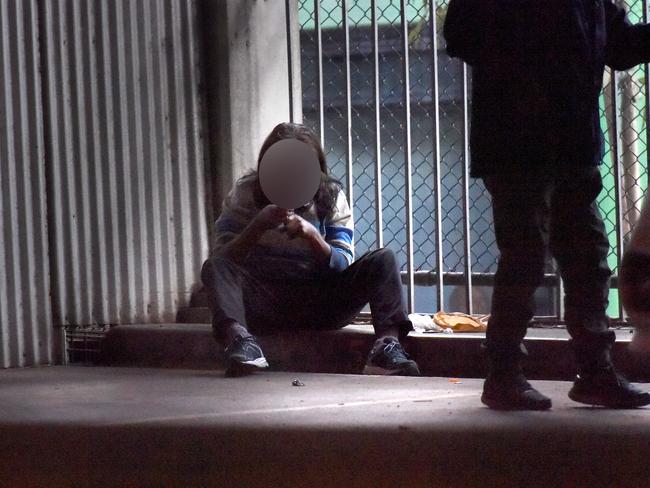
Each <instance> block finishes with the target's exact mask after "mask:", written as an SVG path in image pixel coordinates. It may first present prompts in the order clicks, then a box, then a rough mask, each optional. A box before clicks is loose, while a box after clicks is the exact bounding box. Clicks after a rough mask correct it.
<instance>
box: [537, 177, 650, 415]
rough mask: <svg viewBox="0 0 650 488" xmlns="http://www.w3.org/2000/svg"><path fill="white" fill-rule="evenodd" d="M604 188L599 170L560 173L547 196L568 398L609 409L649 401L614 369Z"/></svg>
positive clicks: (613, 336) (646, 396) (614, 336)
mask: <svg viewBox="0 0 650 488" xmlns="http://www.w3.org/2000/svg"><path fill="white" fill-rule="evenodd" d="M601 190H602V180H601V176H600V170H599V168H597V167H587V168H579V169H576V170H573V171H571V172H568V173H564V174H562V175H560V176H559V177H558V179H557V182H556V185H555V188H554V191H553V192H552V197H551V238H550V248H551V251H552V253H553V255H554V256H555V259H556V260H557V263H558V265H559V269H560V274H561V276H562V280H563V282H564V290H565V296H564V308H565V321H566V325H567V329H568V331H569V333H570V334H571V347H572V349H573V351H574V353H575V355H576V360H577V363H578V377H577V379H576V382H575V384H574V387H573V389H572V390H571V392H570V393H569V395H570V397H571V398H572V399H574V400H576V401H579V402H583V403H588V404H599V405H605V406H613V407H625V406H638V405H645V404H648V403H650V395H648V394H647V393H643V392H641V391H639V390H637V389H636V388H634V387H632V386H630V385H629V384H628V383H627V381H625V379H624V378H622V377H621V376H620V375H618V374H617V373H616V372H615V371H614V368H613V367H612V362H611V357H610V350H611V347H612V344H613V343H614V340H615V339H616V335H615V334H614V332H613V331H611V330H609V319H608V317H607V305H608V295H609V279H610V275H611V271H610V269H609V266H608V265H607V254H608V253H609V240H608V238H607V233H606V231H605V225H604V223H603V219H602V217H601V215H600V211H599V209H598V205H597V203H596V198H597V197H598V194H599V193H600V191H601Z"/></svg>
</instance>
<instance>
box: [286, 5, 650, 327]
mask: <svg viewBox="0 0 650 488" xmlns="http://www.w3.org/2000/svg"><path fill="white" fill-rule="evenodd" d="M627 7H628V9H629V10H630V18H631V19H632V20H633V21H634V22H638V21H643V20H644V19H645V18H646V12H647V8H646V7H647V6H646V0H643V1H641V0H628V5H627ZM298 8H299V12H298V17H299V22H300V43H301V44H300V53H301V59H300V61H301V77H302V80H301V82H302V106H303V121H304V123H305V124H306V125H308V126H310V127H312V128H313V129H314V130H316V131H317V132H319V133H320V134H321V137H322V139H323V142H324V146H325V149H326V152H327V161H328V164H329V167H330V170H331V172H332V173H333V174H334V176H336V177H337V178H339V179H340V180H341V181H342V182H343V183H344V186H345V187H346V191H347V192H348V195H349V197H350V200H351V202H352V205H353V209H354V217H355V222H356V223H355V243H356V249H357V254H361V253H364V252H366V251H368V250H371V249H374V248H376V247H379V246H386V247H389V248H391V249H393V250H394V251H395V252H396V253H397V256H398V259H399V262H400V263H401V265H402V271H403V275H404V283H405V292H406V296H407V299H408V303H409V307H410V308H411V310H415V311H418V312H431V311H434V310H439V309H445V310H449V311H465V312H470V313H488V312H489V304H490V298H491V284H492V281H493V276H494V272H495V271H496V262H497V257H498V250H497V247H496V243H495V238H494V232H493V227H492V215H491V211H490V201H489V196H488V194H487V192H486V190H485V188H484V186H483V184H482V182H481V181H480V180H475V179H470V178H469V177H468V164H467V163H468V158H469V154H468V152H469V151H468V135H469V133H468V132H469V130H468V126H469V118H468V113H469V106H470V104H471V100H470V98H469V93H470V84H471V76H470V75H471V73H470V71H469V70H468V69H467V68H466V67H465V66H464V65H463V64H462V63H461V62H459V61H458V60H455V59H450V58H449V57H448V56H447V54H446V52H445V49H444V48H445V44H444V39H443V38H442V35H441V32H442V23H443V21H444V16H445V14H446V8H447V4H446V2H442V1H439V2H437V3H436V2H435V1H431V0H411V1H406V0H299V1H298ZM406 86H408V90H406V89H405V87H406ZM647 93H648V78H647V66H641V67H638V68H636V69H634V70H631V71H629V72H625V73H617V74H616V76H615V77H613V78H612V77H610V76H609V75H608V76H607V77H606V86H605V89H604V92H603V97H602V121H603V128H604V129H605V131H606V140H607V154H606V156H605V161H604V163H605V164H604V165H603V169H602V171H603V176H604V184H605V190H604V191H603V194H602V195H601V198H600V200H599V203H600V206H601V210H602V212H603V215H604V217H605V219H606V223H607V229H608V232H609V235H610V242H611V245H612V249H611V253H610V265H611V266H612V268H613V269H614V270H615V271H616V269H617V264H618V260H619V259H620V256H621V252H622V248H623V245H624V242H625V239H626V238H627V236H628V234H629V231H630V227H631V225H632V224H633V222H634V221H635V219H636V217H637V216H638V212H639V208H640V203H641V199H642V196H643V194H644V193H645V188H646V184H647V183H646V179H647V177H646V174H647V151H646V144H647V137H646V134H647V126H646V121H647V120H648V107H647V105H646V94H647ZM614 135H615V136H614ZM613 283H614V285H616V279H614V281H613ZM560 295H561V294H560V286H559V280H558V279H557V277H556V274H555V272H554V267H553V265H552V263H550V262H549V267H548V273H547V277H546V280H545V283H544V286H543V287H541V288H540V290H539V291H538V295H537V304H538V308H537V315H538V316H539V317H544V316H548V317H550V318H551V320H558V319H559V317H560V316H561V300H559V297H560ZM610 314H611V315H612V316H613V317H619V318H620V317H621V316H622V315H621V310H620V306H619V302H618V297H617V294H616V290H615V289H614V290H613V292H612V296H611V306H610Z"/></svg>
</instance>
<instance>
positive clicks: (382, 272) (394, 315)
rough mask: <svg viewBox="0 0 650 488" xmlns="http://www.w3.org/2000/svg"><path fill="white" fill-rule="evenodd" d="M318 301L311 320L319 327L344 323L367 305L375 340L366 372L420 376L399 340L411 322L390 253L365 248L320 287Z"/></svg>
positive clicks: (395, 262)
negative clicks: (365, 250) (358, 255)
mask: <svg viewBox="0 0 650 488" xmlns="http://www.w3.org/2000/svg"><path fill="white" fill-rule="evenodd" d="M319 301H320V305H319V306H318V307H317V310H318V314H317V315H313V318H312V320H313V324H314V326H315V327H319V328H337V327H343V326H345V325H346V324H348V323H350V321H351V320H352V319H354V317H355V316H356V315H357V314H358V313H359V312H360V311H361V309H362V308H363V307H364V306H365V305H366V304H370V311H371V313H372V322H373V326H374V328H375V335H376V337H377V341H376V342H375V345H374V347H373V349H372V350H371V352H370V355H369V358H368V364H367V365H366V369H365V370H364V372H365V373H367V374H391V375H408V376H416V375H419V368H418V366H417V364H416V363H415V361H413V360H411V359H410V358H409V357H408V355H407V354H406V353H405V352H404V350H403V348H402V346H401V344H400V342H399V341H400V339H403V338H405V337H406V336H407V335H408V333H409V332H410V331H411V330H413V324H411V321H410V320H409V318H408V314H407V313H406V306H405V304H404V298H403V296H402V282H401V278H400V273H399V268H398V266H397V260H396V258H395V254H394V253H393V251H391V250H390V249H386V248H384V249H378V250H376V251H371V252H368V253H366V254H364V255H363V256H361V257H360V258H359V259H357V260H356V261H355V262H354V263H352V264H351V265H350V266H349V267H348V268H346V269H345V270H344V271H343V272H341V273H338V274H335V275H332V276H330V277H328V278H327V279H326V280H325V281H324V282H323V286H322V287H321V288H320V293H319Z"/></svg>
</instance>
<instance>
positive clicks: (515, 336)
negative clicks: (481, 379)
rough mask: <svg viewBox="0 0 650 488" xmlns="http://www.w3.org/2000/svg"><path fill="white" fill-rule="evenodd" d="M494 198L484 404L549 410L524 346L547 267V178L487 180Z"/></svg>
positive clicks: (501, 177)
mask: <svg viewBox="0 0 650 488" xmlns="http://www.w3.org/2000/svg"><path fill="white" fill-rule="evenodd" d="M484 182H485V186H486V188H487V189H488V191H489V192H490V195H491V197H492V211H493V215H494V228H495V235H496V241H497V246H498V248H499V251H500V256H499V261H498V266H497V272H496V276H495V283H494V290H493V295H492V310H491V315H490V319H489V321H488V328H487V333H486V342H485V349H486V353H487V357H488V363H489V370H488V376H487V378H486V381H485V385H484V389H483V396H482V398H481V399H482V401H483V403H485V404H486V405H488V406H489V407H491V408H497V409H547V408H550V406H551V401H550V399H548V398H546V397H545V396H543V395H541V394H540V393H539V392H538V391H536V390H535V389H534V388H532V387H531V386H530V384H529V383H528V382H527V381H526V378H525V377H524V375H523V373H522V370H521V360H522V357H523V356H525V354H526V351H525V348H524V346H523V344H522V341H523V338H524V336H525V335H526V330H527V327H528V323H529V321H530V320H531V319H532V317H533V315H534V312H535V302H534V293H535V290H536V289H537V287H538V286H539V285H540V284H541V282H542V279H543V276H544V267H545V263H546V244H547V229H546V217H547V208H548V202H547V196H548V187H549V182H548V180H547V179H546V178H545V177H544V176H543V175H530V174H519V175H499V176H494V177H487V178H484Z"/></svg>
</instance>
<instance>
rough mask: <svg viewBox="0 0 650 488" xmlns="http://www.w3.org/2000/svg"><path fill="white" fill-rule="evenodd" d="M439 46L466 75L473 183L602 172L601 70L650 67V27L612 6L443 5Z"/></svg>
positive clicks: (465, 1) (484, 1) (459, 0)
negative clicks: (567, 171) (516, 175)
mask: <svg viewBox="0 0 650 488" xmlns="http://www.w3.org/2000/svg"><path fill="white" fill-rule="evenodd" d="M444 36H445V39H446V41H447V52H448V53H449V55H450V56H452V57H458V58H460V59H462V60H463V61H465V62H466V63H467V64H469V65H470V66H471V67H472V100H471V134H470V150H471V175H472V176H475V177H483V176H489V175H495V174H503V173H513V172H527V171H530V170H538V171H540V170H541V171H545V170H550V169H553V168H557V167H562V166H572V167H575V166H589V165H597V164H600V162H601V161H602V156H603V148H604V144H603V136H602V131H601V128H600V114H599V97H600V93H601V90H602V83H603V81H602V80H603V74H604V70H605V66H609V67H610V68H612V69H614V70H625V69H629V68H631V67H633V66H635V65H637V64H639V63H642V62H648V60H650V25H647V24H638V25H632V24H631V23H630V22H629V20H628V19H627V17H626V14H625V11H624V10H623V9H622V8H620V7H618V6H616V5H615V4H614V3H613V1H612V0H451V1H450V3H449V8H448V12H447V17H446V20H445V25H444Z"/></svg>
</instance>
